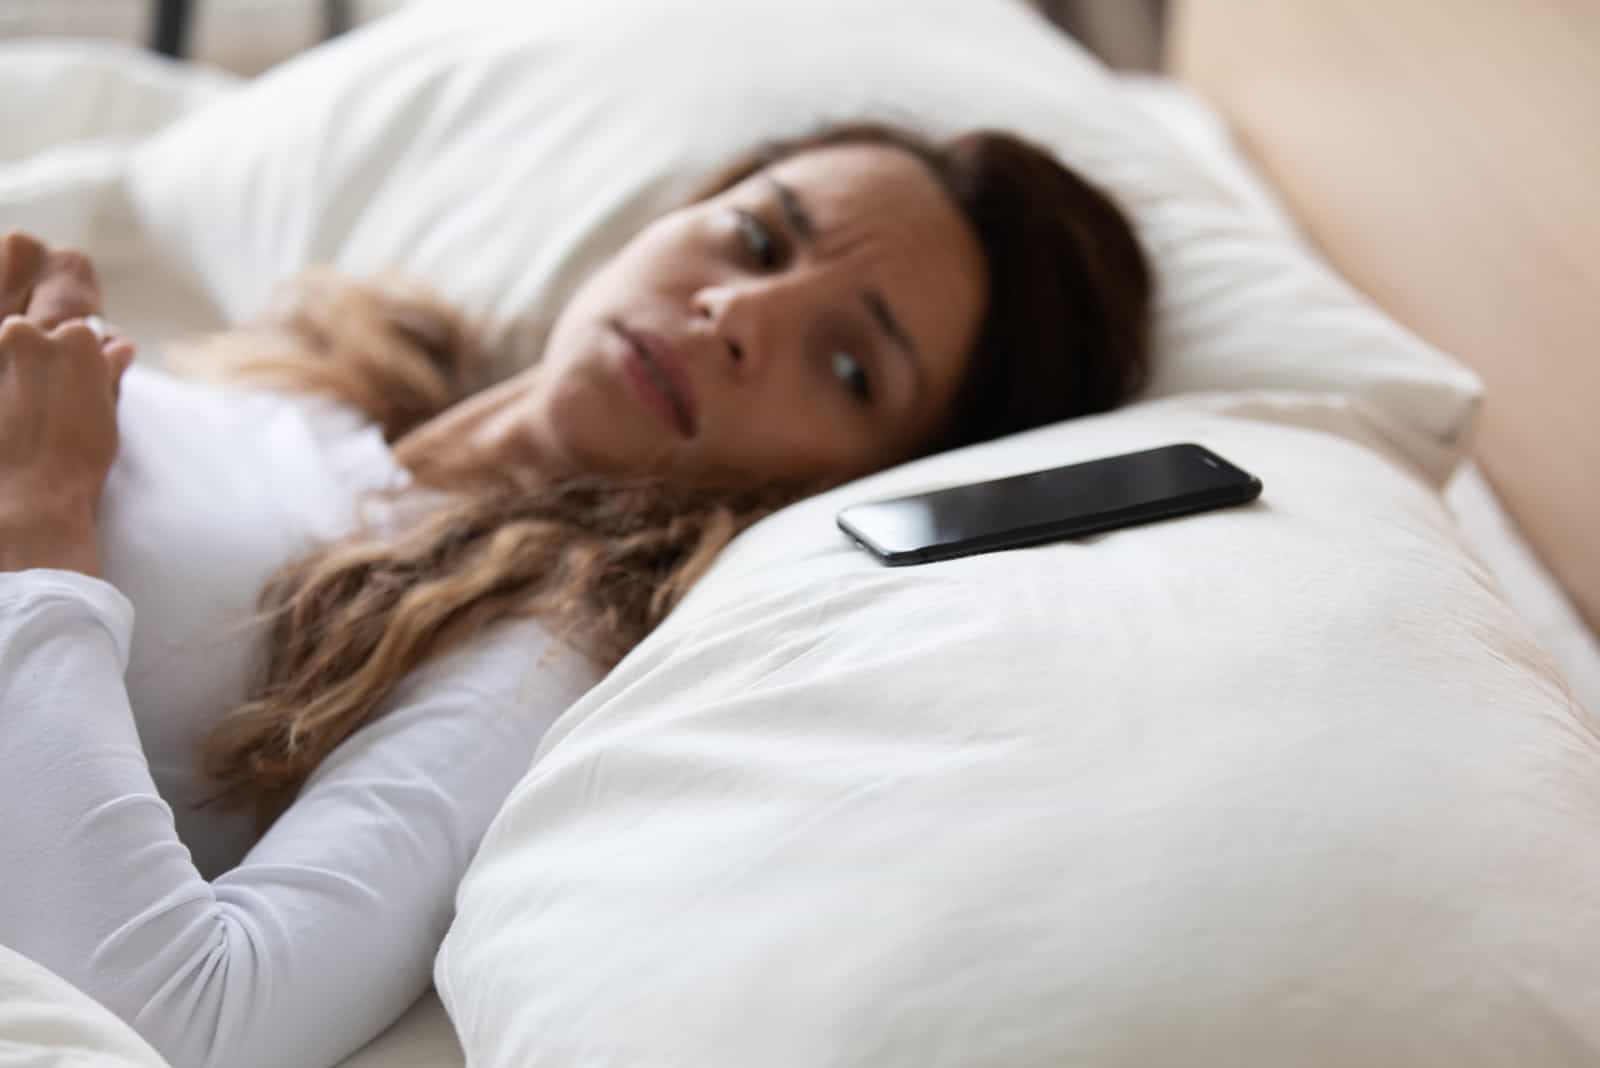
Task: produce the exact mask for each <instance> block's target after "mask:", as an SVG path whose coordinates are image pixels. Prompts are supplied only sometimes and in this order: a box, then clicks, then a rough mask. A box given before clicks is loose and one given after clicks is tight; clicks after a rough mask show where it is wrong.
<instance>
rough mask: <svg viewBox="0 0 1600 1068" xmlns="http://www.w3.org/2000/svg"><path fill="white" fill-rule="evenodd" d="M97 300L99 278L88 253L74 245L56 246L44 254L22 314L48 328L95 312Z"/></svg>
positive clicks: (100, 300)
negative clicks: (37, 275) (42, 264)
mask: <svg viewBox="0 0 1600 1068" xmlns="http://www.w3.org/2000/svg"><path fill="white" fill-rule="evenodd" d="M101 303H102V298H101V293H100V278H99V276H98V275H97V274H96V273H95V269H94V264H93V263H91V262H90V260H89V257H88V256H85V255H84V254H83V253H81V252H79V251H78V250H77V249H72V248H60V249H54V250H52V251H51V252H50V253H49V254H48V255H47V256H46V257H45V261H44V267H43V269H42V270H41V272H40V274H39V278H38V281H37V282H36V283H35V284H34V287H33V292H32V293H31V294H29V296H28V303H27V307H26V309H25V312H24V314H26V315H27V316H28V318H30V319H33V320H34V321H35V322H38V323H40V324H42V325H43V326H45V327H46V328H50V327H56V326H60V325H61V324H62V323H64V322H66V321H67V320H69V319H82V318H83V317H84V316H86V315H98V314H99V313H100V305H101Z"/></svg>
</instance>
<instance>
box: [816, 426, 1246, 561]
mask: <svg viewBox="0 0 1600 1068" xmlns="http://www.w3.org/2000/svg"><path fill="white" fill-rule="evenodd" d="M1260 492H1261V482H1260V480H1258V479H1256V478H1255V477H1254V476H1252V475H1250V474H1249V473H1248V472H1246V471H1243V470H1241V469H1240V468H1238V467H1236V466H1234V465H1233V464H1231V463H1229V462H1228V461H1226V460H1224V459H1222V457H1220V456H1218V455H1217V454H1216V453H1214V452H1212V451H1211V450H1209V449H1206V448H1204V447H1203V446H1200V445H1193V444H1182V445H1166V446H1162V447H1161V448H1156V449H1148V450H1145V451H1143V452H1133V453H1126V454H1124V455H1121V456H1111V457H1107V458H1105V459H1101V460H1090V461H1088V462H1086V463H1078V464H1070V465H1068V466H1066V467H1054V468H1050V469H1049V470H1045V471H1033V472H1029V473H1027V474H1022V475H1013V476H1010V477H1008V478H1000V479H995V480H993V481H989V482H977V483H973V484H970V485H966V486H955V487H952V488H950V489H943V490H936V491H934V492H931V493H923V494H918V495H916V496H912V497H902V498H899V499H897V500H891V501H879V502H875V503H872V504H860V505H855V506H853V507H851V508H847V509H845V510H844V511H843V512H841V513H840V514H839V526H840V527H841V528H842V529H843V530H844V531H845V533H846V534H849V535H850V536H851V537H853V538H855V539H856V540H857V541H860V542H861V543H862V544H863V545H865V546H866V547H867V548H868V549H870V550H871V551H872V552H873V553H875V554H877V555H878V556H879V557H881V558H883V559H884V560H885V561H886V562H889V563H916V562H920V561H926V560H936V559H945V558H947V557H950V556H958V555H965V554H967V553H974V552H987V551H991V550H993V549H1004V548H1014V547H1017V546H1021V545H1030V544H1036V543H1038V542H1042V541H1051V540H1054V539H1057V538H1064V537H1072V536H1074V535H1079V534H1087V533H1092V532H1094V531H1101V530H1108V529H1112V528H1114V527H1119V526H1127V525H1130V524H1133V523H1140V522H1144V521H1147V520H1150V519H1158V518H1162V517H1164V516H1172V515H1180V514H1183V513H1186V512H1193V511H1200V510H1203V509H1206V508H1214V507H1221V506H1223V505H1227V504H1236V503H1243V502H1245V501H1248V500H1252V499H1254V498H1255V497H1256V496H1257V495H1259V494H1260Z"/></svg>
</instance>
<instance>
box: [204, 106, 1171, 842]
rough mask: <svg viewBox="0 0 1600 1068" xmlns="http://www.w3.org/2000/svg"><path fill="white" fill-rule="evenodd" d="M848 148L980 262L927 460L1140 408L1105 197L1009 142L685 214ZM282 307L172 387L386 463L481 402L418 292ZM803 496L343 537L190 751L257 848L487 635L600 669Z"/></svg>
mask: <svg viewBox="0 0 1600 1068" xmlns="http://www.w3.org/2000/svg"><path fill="white" fill-rule="evenodd" d="M843 144H868V145H881V146H888V147H892V148H898V149H900V150H902V151H905V152H908V153H910V154H911V155H912V156H914V157H916V158H917V159H918V160H920V161H921V162H922V163H923V164H924V165H925V166H926V167H927V168H928V170H929V172H930V173H931V174H932V175H933V176H934V177H935V178H936V179H937V180H938V182H939V183H940V185H941V186H942V187H943V188H944V189H945V190H946V192H947V193H948V194H949V195H950V197H951V199H952V200H953V201H954V202H955V204H956V205H957V206H958V207H959V208H960V209H961V212H962V214H963V215H964V216H965V218H966V219H967V220H968V222H969V223H970V225H971V226H972V227H973V229H974V231H975V232H976V234H977V236H978V238H979V241H980V243H981V246H982V248H983V252H984V257H985V261H986V268H987V271H988V283H989V284H988V293H989V299H988V305H987V307H986V309H985V312H984V316H983V320H982V322H981V324H980V326H979V330H978V336H977V340H976V343H975V346H974V350H973V352H972V353H971V354H970V358H969V361H968V367H967V371H966V375H965V378H964V380H963V381H962V383H961V385H960V387H959V390H958V392H957V395H956V401H955V404H954V408H953V411H952V414H951V416H950V418H949V419H948V420H947V421H946V424H945V425H944V427H943V429H942V430H941V432H940V433H938V434H937V435H936V436H935V437H934V438H932V439H930V440H929V441H927V442H925V443H924V446H923V448H922V450H921V454H927V453H931V452H936V451H940V450H943V449H948V448H953V447H957V446H960V445H966V444H971V443H975V442H978V441H984V440H987V439H990V438H993V437H997V436H999V435H1002V434H1006V433H1011V432H1015V431H1020V430H1025V429H1029V428H1031V427H1035V426H1040V425H1043V424H1045V423H1050V422H1055V421H1058V420H1062V419H1067V418H1070V417H1073V416H1076V415H1082V414H1087V413H1092V412H1098V411H1104V410H1106V409H1109V408H1112V407H1114V406H1116V405H1118V404H1120V403H1121V402H1123V401H1124V400H1126V399H1127V398H1128V397H1130V396H1131V395H1132V394H1133V393H1135V392H1137V390H1138V389H1139V388H1140V387H1141V386H1142V385H1143V383H1144V380H1145V378H1146V375H1147V370H1148V359H1149V357H1148V336H1149V326H1148V318H1149V303H1150V289H1151V281H1150V273H1149V270H1148V268H1147V265H1146V262H1145V258H1144V255H1143V253H1142V251H1141V249H1140V245H1139V242H1138V240H1137V239H1136V237H1135V235H1134V232H1133V229H1132V227H1131V226H1130V225H1129V223H1128V221H1127V220H1126V219H1125V218H1124V216H1123V214H1122V212H1121V211H1120V210H1118V208H1117V206H1116V204H1115V203H1114V202H1113V201H1112V200H1111V199H1110V198H1109V197H1107V196H1106V195H1105V194H1103V193H1102V192H1100V191H1099V190H1097V189H1096V188H1094V187H1093V186H1092V185H1090V184H1088V183H1087V182H1085V181H1084V180H1083V179H1081V178H1080V177H1078V176H1077V175H1075V174H1074V173H1072V172H1071V171H1070V170H1068V169H1066V168H1065V167H1063V166H1062V165H1061V164H1060V163H1058V162H1057V161H1056V160H1055V159H1054V158H1053V157H1052V156H1051V155H1050V154H1048V153H1047V152H1045V151H1043V150H1041V149H1039V148H1037V147H1035V146H1033V145H1031V144H1029V143H1027V142H1025V141H1022V140H1020V139H1018V138H1016V137H1014V136H1011V135H1008V134H1004V133H997V132H989V131H980V132H976V133H970V134H966V135H963V136H960V137H957V138H954V139H952V140H949V141H945V142H935V141H932V140H930V139H928V138H925V137H923V136H921V135H919V134H916V133H913V132H911V131H908V130H905V129H901V128H898V127H892V126H885V125H879V124H871V123H852V124H846V125H835V126H831V127H828V128H825V129H823V130H822V131H821V132H819V133H815V134H812V135H810V136H805V137H800V138H796V139H792V140H785V141H778V142H774V143H771V144H768V145H766V146H764V147H762V148H760V149H758V150H757V151H754V152H752V153H750V154H749V155H748V156H745V157H743V158H741V159H739V160H737V161H735V162H734V163H733V164H731V165H730V166H729V167H727V168H726V169H725V170H723V171H721V172H720V173H718V174H716V175H714V176H713V177H712V178H711V179H710V180H709V181H708V182H707V183H706V185H705V186H704V187H703V188H702V190H701V191H700V193H699V194H698V195H697V196H696V197H695V198H694V199H703V198H707V197H710V196H713V195H715V194H717V193H719V192H721V191H722V190H724V189H727V188H729V187H731V186H732V185H734V184H736V183H738V182H739V181H741V180H742V179H744V178H745V177H747V176H748V175H750V174H753V173H755V172H756V171H758V170H760V169H761V168H763V167H765V166H767V165H769V164H771V163H773V162H776V161H778V160H781V159H783V158H785V157H787V156H790V155H793V154H795V153H798V152H803V151H806V150H808V149H813V148H819V147H824V146H831V145H843ZM289 295H290V299H289V300H288V301H287V302H285V303H284V304H283V305H282V306H281V307H280V309H279V310H278V311H277V312H275V313H273V314H272V315H270V316H269V317H268V319H267V320H266V321H264V322H263V323H261V324H260V325H258V326H255V327H251V328H245V329H241V330H237V331H231V332H228V333H225V334H222V335H218V336H217V337H216V338H213V339H211V340H210V341H209V342H207V343H206V344H205V345H204V346H202V347H201V348H200V349H198V350H197V351H195V352H191V353H190V354H189V359H188V360H186V364H187V366H190V367H197V366H203V367H206V368H208V369H209V372H210V373H214V374H221V375H222V376H224V377H226V378H230V379H233V380H242V381H246V382H249V383H252V384H257V385H264V386H268V387H272V388H278V389H286V390H293V391H302V392H309V393H315V394H322V395H325V396H329V397H333V398H335V399H337V400H338V401H340V402H343V403H345V404H347V405H350V406H352V407H354V408H356V409H358V410H359V411H361V412H362V413H364V414H365V415H366V416H367V417H368V418H370V419H371V420H372V421H373V422H375V423H376V424H378V425H379V426H380V427H382V430H383V433H384V435H385V437H386V438H387V439H388V440H390V441H391V442H392V441H395V440H398V439H399V438H401V437H402V436H404V435H405V434H407V433H408V432H410V431H411V430H413V429H415V428H416V427H418V426H420V425H421V424H422V423H424V422H426V421H427V420H429V419H430V418H432V417H433V416H435V415H437V414H439V413H440V412H442V411H443V410H444V409H446V408H447V407H449V406H450V405H451V404H453V403H455V402H456V401H458V400H460V399H461V398H462V397H464V396H466V395H468V394H469V393H471V392H473V391H474V390H476V389H478V388H480V387H481V386H483V385H485V384H487V383H486V382H485V380H484V375H485V373H486V371H485V369H486V368H487V367H489V366H492V365H493V361H491V360H489V359H488V358H487V357H488V356H489V355H490V354H489V353H487V352H485V350H484V341H483V338H484V337H485V336H486V335H485V333H484V332H483V331H481V330H480V329H479V328H478V327H477V326H476V325H475V324H473V323H472V322H469V321H468V320H467V319H466V318H465V317H464V316H463V315H462V314H461V313H460V312H459V311H457V310H456V309H454V308H452V307H451V306H449V305H448V304H446V303H444V302H443V301H440V300H438V299H437V298H435V297H433V296H432V295H430V294H429V293H428V292H427V291H426V290H424V289H422V288H420V287H415V286H394V285H375V284H365V283H357V282H351V281H346V280H342V279H340V278H337V277H335V276H332V275H330V274H326V273H321V274H310V275H307V276H304V277H302V278H301V279H299V280H298V281H297V282H296V283H295V284H294V285H293V286H292V287H291V288H290V290H289ZM804 492H808V490H802V489H798V488H796V487H793V486H788V487H782V486H769V487H762V488H755V489H738V490H726V491H717V490H712V489H705V488H699V489H692V488H688V487H684V486H675V485H672V484H670V483H668V482H665V481H662V480H644V479H613V478H603V477H600V476H589V477H578V478H572V479H567V480H563V481H559V482H542V483H540V482H534V481H532V480H529V479H518V478H517V477H516V476H515V474H514V473H508V474H507V475H506V476H505V477H504V478H503V479H501V480H500V481H499V482H497V483H489V484H482V485H474V486H473V487H471V488H470V489H467V490H463V491H461V492H458V493H456V494H453V495H451V496H450V497H449V498H447V499H446V500H445V502H444V503H442V504H440V505H438V506H437V507H432V508H430V510H429V511H428V512H427V513H426V514H425V515H424V516H423V517H422V518H421V519H419V520H418V521H416V522H415V523H413V524H411V525H409V526H406V527H405V528H404V529H402V530H400V531H398V532H387V533H385V532H374V531H358V532H356V533H354V534H352V535H351V536H350V537H349V538H347V539H345V540H343V541H339V542H336V543H332V544H329V545H326V546H324V547H321V548H318V549H316V550H314V551H312V552H311V553H309V554H308V555H306V556H304V557H302V558H300V559H298V560H295V561H293V562H292V563H290V564H289V565H287V566H286V567H284V568H282V569H281V570H279V571H278V572H277V573H275V574H274V575H273V576H272V577H271V578H270V579H269V581H268V582H267V584H266V587H265V588H264V590H263V591H262V594H261V599H260V607H261V610H262V612H263V613H264V615H265V618H267V619H268V620H269V626H268V639H267V651H266V655H265V658H264V660H265V662H264V664H263V665H262V667H261V671H260V677H259V680H258V682H257V683H256V685H255V686H254V688H253V690H252V691H251V695H250V697H249V699H248V700H247V701H246V702H245V703H244V704H243V705H241V706H240V707H238V708H236V709H234V710H233V711H231V712H230V713H229V714H228V715H227V716H225V717H224V718H223V719H222V720H221V721H220V722H219V723H218V725H217V726H216V727H215V728H214V729H213V730H212V731H211V732H210V734H209V735H208V736H207V737H206V738H205V739H204V740H203V742H202V744H201V751H200V763H201V770H202V772H203V774H204V775H205V776H206V777H207V778H208V779H209V780H211V781H212V782H213V783H214V784H215V786H216V793H215V799H216V800H218V801H221V802H223V803H230V804H231V803H244V804H249V803H254V804H255V805H256V810H257V814H258V819H259V823H260V825H261V826H262V827H263V828H264V827H265V826H266V825H268V824H269V823H270V822H271V820H272V819H273V818H275V817H276V815H277V814H278V813H280V812H281V811H282V810H283V808H284V807H286V805H287V804H288V803H289V801H291V800H292V798H293V796H294V794H295V792H296V791H297V790H298V789H299V787H300V785H301V784H302V783H303V782H304V781H305V779H306V777H307V776H308V775H309V774H310V773H311V772H312V770H313V769H314V768H316V766H317V765H318V764H319V763H320V762H321V761H322V760H323V759H324V758H325V757H326V756H327V755H328V753H329V752H331V751H332V750H333V749H334V747H335V746H337V745H338V744H339V743H340V742H342V741H343V740H344V739H345V738H347V737H349V735H350V734H351V733H352V732H354V731H355V730H357V729H358V728H360V727H361V726H362V725H363V724H365V723H367V722H368V721H369V720H370V719H371V718H372V717H373V716H374V715H375V714H376V713H377V712H378V710H379V709H380V706H381V705H382V702H383V700H384V698H385V697H386V696H387V695H388V694H389V693H390V692H391V691H392V690H393V689H394V687H395V685H396V684H397V683H398V682H399V681H400V680H401V679H402V678H403V677H404V676H405V675H407V674H408V673H409V672H411V671H413V670H414V669H416V668H417V667H418V666H419V665H421V664H423V663H424V662H426V661H427V660H429V659H430V658H433V657H436V656H439V655H441V654H443V653H445V652H447V651H449V650H451V649H453V648H456V647H457V646H459V645H460V644H461V643H463V642H466V641H469V640H471V638H472V636H473V635H474V634H477V633H479V632H480V631H481V630H483V628H485V627H487V626H489V625H490V624H492V623H494V622H496V621H497V620H502V619H506V618H509V617H518V616H537V617H539V618H541V619H542V620H543V621H544V622H545V623H546V625H548V626H550V627H551V629H552V632H553V633H555V634H556V635H557V636H558V637H559V638H560V639H561V640H563V641H566V642H568V643H569V644H571V645H572V646H573V647H574V648H576V649H579V650H581V651H582V652H583V653H585V654H586V655H588V656H589V657H591V658H592V659H593V660H594V661H595V662H596V663H597V664H598V665H599V666H601V667H605V668H609V667H610V666H611V665H613V664H614V663H616V662H617V661H618V660H620V659H621V658H622V657H623V656H624V655H625V654H626V653H627V652H628V651H629V650H630V649H632V648H633V647H634V646H635V645H636V644H638V643H639V642H640V641H641V640H642V639H643V638H644V637H645V636H646V635H647V634H649V633H650V631H651V630H653V629H654V628H655V627H656V626H657V625H658V624H659V623H660V622H661V621H662V620H663V619H664V618H665V617H666V616H667V614H668V613H669V612H670V611H671V610H672V608H673V606H674V605H676V604H677V603H678V601H679V600H680V599H681V598H682V597H683V595H684V594H685V593H686V592H687V591H688V590H689V588H690V587H691V586H693V585H694V583H695V582H696V581H697V580H698V579H699V578H700V577H701V575H703V574H704V573H705V571H706V569H707V568H708V567H709V566H710V565H711V563H712V561H713V560H714V559H715V558H716V556H717V554H718V553H719V552H720V551H721V550H722V548H723V547H724V546H725V545H726V544H727V543H728V542H729V540H731V539H732V538H733V537H734V536H735V535H736V534H738V533H739V532H740V531H742V530H744V529H745V528H746V527H748V526H750V525H751V524H752V523H754V522H755V521H757V520H758V519H760V518H762V517H764V516H766V515H768V514H770V513H771V512H772V511H774V510H776V509H777V508H779V507H782V506H783V505H785V504H788V503H791V502H792V501H793V500H795V499H797V497H798V496H800V495H802V494H803V493H804Z"/></svg>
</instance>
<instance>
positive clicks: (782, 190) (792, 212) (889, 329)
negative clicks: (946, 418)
mask: <svg viewBox="0 0 1600 1068" xmlns="http://www.w3.org/2000/svg"><path fill="white" fill-rule="evenodd" d="M767 181H768V182H770V183H771V184H772V189H773V191H774V192H775V193H776V194H777V196H778V204H779V206H780V207H782V209H783V217H784V219H785V220H786V221H787V222H788V224H789V229H791V230H793V231H794V234H795V237H796V238H798V239H799V241H800V243H801V244H803V245H806V246H815V245H816V242H817V224H816V221H815V220H814V219H813V218H812V217H811V213H810V212H809V211H807V210H806V206H805V202H804V201H802V200H801V199H800V194H798V193H796V192H795V191H794V189H792V188H791V187H789V186H787V185H785V184H784V183H783V182H780V181H779V180H778V179H777V178H774V177H772V176H771V175H768V176H767ZM861 299H862V301H863V302H864V303H865V304H866V306H867V311H868V312H870V313H871V314H872V318H873V321H874V322H876V323H877V324H878V326H879V327H881V328H882V330H883V332H884V333H885V334H886V335H888V337H889V340H890V341H892V342H894V348H895V350H896V351H897V352H899V353H900V354H901V355H902V356H904V357H905V359H906V362H907V363H908V364H909V365H910V367H911V377H912V378H913V379H915V380H916V385H917V390H918V392H921V391H922V390H923V389H924V387H925V385H926V383H925V382H924V381H923V376H922V354H921V353H920V352H919V351H918V350H917V343H916V342H915V341H913V340H912V338H911V335H910V334H908V333H907V332H906V329H905V327H904V326H901V325H900V320H899V319H897V318H895V314H894V310H893V309H892V308H890V307H889V302H888V301H887V300H884V299H883V294H882V293H879V292H878V291H877V290H876V289H868V290H865V291H863V292H862V294H861Z"/></svg>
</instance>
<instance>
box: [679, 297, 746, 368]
mask: <svg viewBox="0 0 1600 1068" xmlns="http://www.w3.org/2000/svg"><path fill="white" fill-rule="evenodd" d="M694 315H696V318H698V320H699V321H701V323H702V325H704V326H706V328H707V329H709V331H710V334H712V339H714V341H712V344H714V345H715V347H717V349H720V350H722V352H720V355H722V357H725V360H726V365H728V366H730V368H731V369H733V371H734V373H736V374H738V376H739V377H746V376H749V374H752V373H754V369H755V368H754V363H755V360H757V358H758V355H757V345H758V337H760V333H762V331H760V326H758V325H757V321H755V313H754V309H752V307H750V302H749V301H747V299H746V297H744V296H741V294H739V293H738V289H736V288H734V286H730V285H715V286H704V288H702V289H699V291H698V293H696V294H694Z"/></svg>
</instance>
